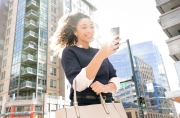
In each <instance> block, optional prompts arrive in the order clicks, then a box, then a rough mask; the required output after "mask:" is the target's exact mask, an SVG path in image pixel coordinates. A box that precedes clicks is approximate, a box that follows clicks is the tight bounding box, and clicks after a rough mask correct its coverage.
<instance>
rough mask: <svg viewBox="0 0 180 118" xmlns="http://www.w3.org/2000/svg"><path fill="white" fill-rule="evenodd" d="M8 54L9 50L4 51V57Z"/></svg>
mask: <svg viewBox="0 0 180 118" xmlns="http://www.w3.org/2000/svg"><path fill="white" fill-rule="evenodd" d="M7 54H8V48H7V49H5V50H4V56H6V55H7Z"/></svg>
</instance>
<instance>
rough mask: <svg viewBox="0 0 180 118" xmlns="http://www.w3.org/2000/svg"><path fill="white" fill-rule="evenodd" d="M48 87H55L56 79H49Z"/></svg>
mask: <svg viewBox="0 0 180 118" xmlns="http://www.w3.org/2000/svg"><path fill="white" fill-rule="evenodd" d="M50 87H52V88H56V80H52V79H51V80H50Z"/></svg>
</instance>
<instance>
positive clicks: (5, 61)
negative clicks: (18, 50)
mask: <svg viewBox="0 0 180 118" xmlns="http://www.w3.org/2000/svg"><path fill="white" fill-rule="evenodd" d="M6 63H7V59H6V60H4V61H3V64H2V66H3V68H4V67H6Z"/></svg>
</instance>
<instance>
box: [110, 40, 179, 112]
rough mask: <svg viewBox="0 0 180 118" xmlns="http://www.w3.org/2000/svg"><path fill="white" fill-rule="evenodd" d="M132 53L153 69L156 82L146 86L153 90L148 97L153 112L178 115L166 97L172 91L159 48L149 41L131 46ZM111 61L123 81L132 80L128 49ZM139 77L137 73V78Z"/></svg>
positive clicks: (120, 51)
mask: <svg viewBox="0 0 180 118" xmlns="http://www.w3.org/2000/svg"><path fill="white" fill-rule="evenodd" d="M131 51H132V54H133V55H134V56H136V57H138V58H140V59H141V60H143V61H144V62H146V64H149V65H150V66H151V67H152V69H153V73H154V78H155V80H154V82H152V83H151V84H148V85H147V86H146V88H148V89H149V88H151V91H149V92H148V95H147V96H148V97H149V98H148V99H149V101H150V105H149V106H150V108H151V110H152V111H153V112H158V113H164V114H170V113H176V112H175V108H174V104H173V103H172V102H171V101H169V100H168V99H167V98H166V97H165V92H166V91H168V90H170V88H169V83H168V79H167V76H166V71H165V68H164V64H163V60H162V57H161V54H160V52H159V51H158V49H157V47H156V46H155V45H154V44H153V43H152V42H151V41H148V42H143V43H139V44H135V45H131ZM110 61H111V62H112V64H113V66H114V67H115V69H116V70H117V76H118V77H119V78H121V79H122V80H124V79H125V80H126V79H130V78H131V76H132V70H131V65H130V60H129V55H128V49H127V48H124V49H122V50H119V51H117V52H116V53H115V54H114V55H113V56H112V57H110ZM135 61H136V60H135V59H134V66H135V68H137V67H138V63H135ZM141 73H142V72H141ZM137 75H138V74H137V73H136V77H137ZM152 77H153V76H152ZM137 78H138V77H137ZM146 90H147V89H146Z"/></svg>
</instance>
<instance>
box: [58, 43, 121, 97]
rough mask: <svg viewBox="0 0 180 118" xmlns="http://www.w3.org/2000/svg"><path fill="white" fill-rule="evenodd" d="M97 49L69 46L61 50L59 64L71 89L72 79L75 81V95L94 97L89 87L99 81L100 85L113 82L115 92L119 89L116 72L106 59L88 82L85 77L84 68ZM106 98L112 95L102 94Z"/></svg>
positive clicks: (71, 95) (71, 94)
mask: <svg viewBox="0 0 180 118" xmlns="http://www.w3.org/2000/svg"><path fill="white" fill-rule="evenodd" d="M98 50H99V49H95V48H89V49H85V48H81V47H80V46H69V47H67V48H65V49H64V50H63V53H62V59H61V64H62V66H63V69H64V72H65V75H66V78H67V79H68V80H69V82H70V84H71V85H72V87H73V83H74V79H75V80H76V89H77V95H94V96H97V95H96V93H95V92H94V91H93V90H92V89H91V87H89V86H90V85H91V83H93V82H94V81H99V82H100V83H102V84H104V85H105V84H108V83H109V82H113V83H114V84H115V85H116V88H117V90H116V92H117V91H118V89H119V87H120V79H119V78H118V77H117V75H116V70H115V69H114V67H113V66H112V64H111V63H110V62H109V60H108V58H106V59H104V61H103V62H102V64H101V67H100V69H99V71H98V73H97V75H96V77H95V78H94V80H89V79H88V78H87V77H86V71H85V67H86V66H87V65H88V64H89V63H90V61H91V60H92V59H93V57H94V56H95V55H96V53H97V52H98ZM73 92H74V91H73V88H71V92H70V99H71V100H73ZM102 95H106V96H108V97H111V96H112V93H102Z"/></svg>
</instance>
